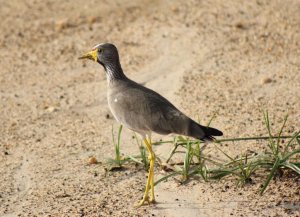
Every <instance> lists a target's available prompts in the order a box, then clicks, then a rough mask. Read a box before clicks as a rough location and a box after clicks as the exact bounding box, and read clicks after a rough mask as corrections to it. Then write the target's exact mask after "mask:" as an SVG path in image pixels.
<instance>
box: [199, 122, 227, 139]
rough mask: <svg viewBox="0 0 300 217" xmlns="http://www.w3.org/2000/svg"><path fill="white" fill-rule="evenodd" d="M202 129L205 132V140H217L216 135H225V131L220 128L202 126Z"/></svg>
mask: <svg viewBox="0 0 300 217" xmlns="http://www.w3.org/2000/svg"><path fill="white" fill-rule="evenodd" d="M200 126H201V125H200ZM201 129H202V130H203V131H204V133H205V136H204V137H203V138H202V139H201V140H204V141H215V140H216V139H215V138H214V136H223V133H222V132H221V131H220V130H218V129H215V128H212V127H204V126H201Z"/></svg>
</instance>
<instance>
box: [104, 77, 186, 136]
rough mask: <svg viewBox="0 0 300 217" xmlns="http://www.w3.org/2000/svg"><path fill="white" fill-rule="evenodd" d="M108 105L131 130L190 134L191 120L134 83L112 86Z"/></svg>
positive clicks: (115, 115)
mask: <svg viewBox="0 0 300 217" xmlns="http://www.w3.org/2000/svg"><path fill="white" fill-rule="evenodd" d="M108 104H109V107H110V109H111V112H112V113H113V115H114V117H115V118H116V119H117V121H119V122H120V123H122V124H123V125H125V126H126V127H128V128H129V129H131V130H134V131H137V132H140V131H145V132H149V131H152V132H155V133H158V134H170V133H177V134H183V135H187V133H188V128H189V124H190V121H191V120H190V119H189V118H188V117H187V116H186V115H184V114H183V113H182V112H180V111H179V110H178V109H177V108H176V107H175V106H174V105H172V104H171V103H170V102H169V101H168V100H167V99H165V98H164V97H162V96H161V95H159V94H158V93H156V92H154V91H152V90H150V89H148V88H146V87H143V86H141V85H139V84H137V83H135V82H134V81H131V80H118V81H114V82H112V83H110V84H109V87H108Z"/></svg>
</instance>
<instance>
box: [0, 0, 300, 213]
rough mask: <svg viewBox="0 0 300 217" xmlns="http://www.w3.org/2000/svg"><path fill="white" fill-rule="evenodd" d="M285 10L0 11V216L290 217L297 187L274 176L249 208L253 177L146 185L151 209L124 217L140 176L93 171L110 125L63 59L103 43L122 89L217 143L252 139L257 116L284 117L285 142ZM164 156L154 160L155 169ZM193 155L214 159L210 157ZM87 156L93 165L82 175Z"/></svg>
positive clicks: (291, 42) (299, 45) (122, 7)
mask: <svg viewBox="0 0 300 217" xmlns="http://www.w3.org/2000/svg"><path fill="white" fill-rule="evenodd" d="M299 11H300V1H299V0H282V1H275V0H272V1H270V0H257V1H242V0H237V1H221V0H215V1H213V0H209V1H176V2H175V1H171V0H169V1H150V0H149V1H146V0H144V1H129V0H127V1H121V0H119V1H117V0H116V1H99V0H98V1H96V0H92V1H80V0H74V1H71V0H69V1H53V0H45V1H38V0H28V1H17V0H11V1H1V7H0V19H1V24H0V26H1V27H0V28H1V32H0V66H1V67H0V99H1V101H0V120H1V124H0V174H1V176H0V216H7V217H8V216H168V217H169V216H170V217H171V216H176V217H177V216H178V217H179V216H217V215H218V216H254V215H255V216H299V215H300V214H299V213H300V208H299V207H300V187H299V186H300V179H299V177H294V178H291V177H287V176H284V177H283V178H281V179H279V180H276V181H274V180H273V181H272V182H271V185H270V187H269V188H268V189H267V191H266V193H265V194H264V195H263V196H259V194H258V190H259V187H260V184H261V183H262V181H263V180H264V179H263V178H264V177H263V178H262V177H257V178H256V177H254V181H253V184H251V185H246V186H244V187H237V186H236V182H235V180H233V179H231V178H227V179H224V180H221V181H219V182H210V183H205V182H203V181H201V180H192V181H190V182H189V183H187V184H186V185H178V182H177V181H176V179H169V180H168V181H167V182H163V183H161V184H160V185H158V186H157V188H156V195H157V201H158V203H157V204H156V205H153V206H150V207H148V206H145V207H142V208H139V209H135V208H133V206H132V205H133V204H134V203H135V202H136V201H138V200H139V199H140V197H141V195H142V191H143V187H144V184H145V180H146V175H147V173H146V171H144V170H143V168H141V167H135V166H133V165H132V166H127V168H126V169H125V170H122V171H113V172H109V171H107V170H106V169H105V168H106V164H105V162H106V160H107V159H108V158H109V157H112V156H113V153H114V150H113V146H112V142H111V127H112V126H114V127H115V129H117V127H118V124H117V123H116V122H115V120H113V119H112V118H111V115H110V112H109V109H108V107H107V103H106V80H105V74H104V71H103V69H102V68H101V67H99V66H98V65H97V64H94V63H92V62H85V61H78V60H77V57H78V56H79V55H81V54H82V53H83V52H85V51H88V50H89V49H90V48H91V47H92V46H93V45H95V44H97V43H100V42H113V43H115V44H116V45H117V46H118V48H119V51H120V55H121V63H122V66H123V69H124V71H125V72H126V74H127V75H128V76H129V77H131V78H132V79H134V80H136V81H138V82H140V83H143V84H145V85H146V86H147V87H150V88H152V89H154V90H156V91H158V92H159V93H161V94H162V95H164V96H166V97H167V98H168V99H170V100H171V101H172V102H173V103H174V104H175V105H176V106H178V107H179V108H180V109H181V110H183V111H184V112H185V113H186V114H188V115H189V116H191V117H193V118H194V119H197V118H198V117H199V119H200V121H201V122H203V123H207V122H208V120H209V119H210V117H211V116H212V115H213V114H214V113H215V112H217V113H218V116H217V118H216V119H215V120H214V121H213V123H212V125H213V126H215V127H217V128H219V129H221V130H222V131H223V132H224V138H230V137H241V136H254V135H265V134H266V130H265V128H264V127H263V125H262V114H261V109H268V110H269V113H270V114H271V118H272V120H274V118H275V120H276V122H275V124H274V125H273V126H272V127H274V129H278V128H279V125H280V123H281V122H282V120H283V117H284V115H285V114H289V119H288V123H287V126H288V127H287V128H286V131H285V134H292V133H293V132H296V131H297V130H299V126H300V113H299V110H300V85H299V81H300V58H299V56H300V13H299ZM107 115H109V117H107ZM160 138H162V139H166V138H167V137H161V136H158V135H155V136H154V139H160ZM122 141H123V142H122V146H121V151H122V153H124V154H135V153H138V148H137V145H136V144H135V142H134V140H133V139H132V132H130V131H127V130H125V131H124V133H123V137H122ZM265 147H266V143H265V142H243V143H228V144H227V145H223V146H222V150H224V151H225V152H227V153H229V154H231V155H232V156H235V155H238V154H241V153H245V152H246V151H249V150H250V151H258V152H262V151H263V150H264V149H265ZM171 149H172V147H171V146H168V145H164V146H157V147H155V152H156V154H157V155H158V156H159V157H161V158H162V159H163V158H164V157H166V153H168V152H169V151H170V150H171ZM206 151H207V152H209V153H210V154H211V155H212V156H213V157H218V156H220V153H218V151H217V150H216V149H214V148H213V146H210V147H209V148H208V149H207V150H206ZM90 156H95V157H96V158H97V160H98V161H99V162H100V163H99V164H95V165H89V164H88V163H87V162H88V159H89V157H90ZM156 174H159V176H161V175H163V173H162V172H161V171H160V170H159V168H158V167H157V168H156ZM178 178H179V177H178Z"/></svg>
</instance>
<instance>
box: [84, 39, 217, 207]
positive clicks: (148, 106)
mask: <svg viewBox="0 0 300 217" xmlns="http://www.w3.org/2000/svg"><path fill="white" fill-rule="evenodd" d="M79 59H90V60H93V61H95V62H97V63H99V64H100V65H102V66H103V68H104V71H105V73H106V77H107V83H108V84H107V101H108V106H109V108H110V111H111V113H112V114H113V116H114V118H115V119H116V120H117V121H118V122H119V123H120V124H122V125H123V126H125V127H127V128H129V129H130V130H132V131H134V132H136V133H137V134H139V135H140V136H141V138H142V139H143V143H144V145H145V146H146V149H147V151H148V158H149V164H150V166H149V172H148V178H147V182H146V187H145V192H144V194H143V197H142V199H141V200H140V201H139V202H138V203H137V204H136V206H137V207H140V206H142V205H145V204H146V203H148V204H151V203H155V195H154V163H155V154H154V152H153V149H152V142H151V133H157V134H161V135H167V134H171V133H172V134H179V135H185V136H189V137H193V138H195V139H199V140H201V141H214V140H215V138H214V136H222V135H223V133H222V132H221V131H220V130H218V129H215V128H212V127H206V126H202V125H200V124H198V123H197V122H196V121H194V120H193V119H191V118H189V117H188V116H186V115H185V114H184V113H183V112H181V111H180V110H179V109H177V108H176V107H175V106H174V105H173V104H172V103H171V102H170V101H168V100H167V99H166V98H164V97H163V96H161V95H160V94H159V93H157V92H155V91H153V90H151V89H149V88H147V87H145V86H143V85H140V84H138V83H136V82H135V81H133V80H131V79H130V78H128V77H127V76H126V75H125V74H124V72H123V69H122V67H121V63H120V58H119V52H118V49H117V47H116V46H115V45H114V44H112V43H101V44H98V45H96V46H94V47H93V48H92V50H91V51H89V52H87V53H85V54H83V55H82V56H80V57H79Z"/></svg>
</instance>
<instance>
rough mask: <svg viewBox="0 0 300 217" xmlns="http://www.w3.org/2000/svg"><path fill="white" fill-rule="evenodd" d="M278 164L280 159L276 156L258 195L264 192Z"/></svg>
mask: <svg viewBox="0 0 300 217" xmlns="http://www.w3.org/2000/svg"><path fill="white" fill-rule="evenodd" d="M279 164H280V159H279V158H277V159H276V161H275V163H274V165H273V167H272V170H271V172H270V174H269V176H268V178H267V180H266V181H265V183H264V185H263V187H262V189H261V190H260V195H262V194H263V193H264V191H265V190H266V188H267V187H268V185H269V183H270V181H271V179H272V178H273V177H274V174H275V172H276V170H277V169H278V166H279Z"/></svg>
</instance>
